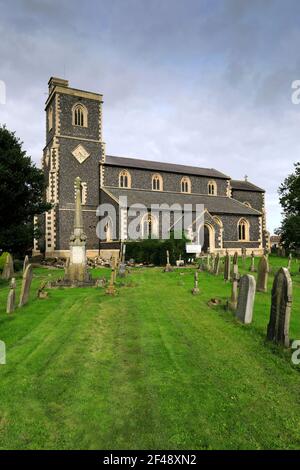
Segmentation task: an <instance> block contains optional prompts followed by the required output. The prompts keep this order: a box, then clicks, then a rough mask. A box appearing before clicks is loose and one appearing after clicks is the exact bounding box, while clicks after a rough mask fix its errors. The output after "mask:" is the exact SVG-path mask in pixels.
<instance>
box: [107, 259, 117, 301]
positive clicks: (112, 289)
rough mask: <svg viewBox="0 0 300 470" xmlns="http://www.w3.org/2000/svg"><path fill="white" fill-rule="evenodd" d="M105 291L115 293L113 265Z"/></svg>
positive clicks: (110, 293)
mask: <svg viewBox="0 0 300 470" xmlns="http://www.w3.org/2000/svg"><path fill="white" fill-rule="evenodd" d="M105 293H106V294H108V295H115V293H116V289H115V267H114V265H113V267H112V269H111V273H110V279H109V284H108V287H107V289H106V291H105Z"/></svg>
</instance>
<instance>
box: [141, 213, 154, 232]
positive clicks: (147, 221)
mask: <svg viewBox="0 0 300 470" xmlns="http://www.w3.org/2000/svg"><path fill="white" fill-rule="evenodd" d="M141 236H142V238H143V239H147V238H158V221H157V218H156V217H155V216H154V215H153V214H150V213H149V212H148V213H147V214H145V215H144V216H143V217H142V220H141Z"/></svg>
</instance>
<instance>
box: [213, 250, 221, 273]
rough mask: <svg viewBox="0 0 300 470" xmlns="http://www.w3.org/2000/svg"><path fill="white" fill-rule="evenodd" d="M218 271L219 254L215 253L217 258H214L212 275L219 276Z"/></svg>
mask: <svg viewBox="0 0 300 470" xmlns="http://www.w3.org/2000/svg"><path fill="white" fill-rule="evenodd" d="M219 269H220V254H219V253H217V256H216V257H215V262H214V274H215V276H217V275H218V274H219Z"/></svg>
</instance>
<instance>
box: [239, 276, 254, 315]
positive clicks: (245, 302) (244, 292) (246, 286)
mask: <svg viewBox="0 0 300 470" xmlns="http://www.w3.org/2000/svg"><path fill="white" fill-rule="evenodd" d="M255 285H256V282H255V277H254V276H251V274H245V275H244V276H242V277H241V279H240V282H239V295H238V302H237V309H236V318H237V319H238V320H240V321H241V322H242V323H247V324H248V323H251V322H252V317H253V306H254V299H255Z"/></svg>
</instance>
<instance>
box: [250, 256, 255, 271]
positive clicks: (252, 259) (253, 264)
mask: <svg viewBox="0 0 300 470" xmlns="http://www.w3.org/2000/svg"><path fill="white" fill-rule="evenodd" d="M250 272H251V273H254V272H255V257H254V251H252V253H251V266H250Z"/></svg>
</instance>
